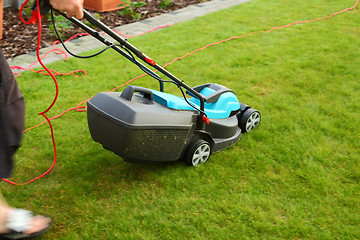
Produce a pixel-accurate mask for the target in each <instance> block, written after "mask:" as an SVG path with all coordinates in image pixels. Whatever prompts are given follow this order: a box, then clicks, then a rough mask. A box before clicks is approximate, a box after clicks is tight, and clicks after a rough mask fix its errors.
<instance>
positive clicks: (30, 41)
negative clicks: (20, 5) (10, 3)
mask: <svg viewBox="0 0 360 240" xmlns="http://www.w3.org/2000/svg"><path fill="white" fill-rule="evenodd" d="M142 1H143V2H146V5H145V6H144V7H141V8H139V9H138V11H139V12H141V13H142V16H141V18H140V19H131V17H127V16H120V15H119V10H116V11H111V12H103V13H98V12H95V11H90V12H92V13H93V14H96V15H97V16H100V19H101V21H102V22H103V23H105V24H106V25H107V26H109V27H110V28H114V27H118V26H121V25H125V24H128V23H132V22H136V21H140V20H143V19H146V18H150V17H154V16H157V15H160V14H163V13H167V12H171V11H174V10H177V9H180V8H184V7H187V6H189V5H194V4H197V3H200V2H204V0H202V1H201V0H173V1H172V4H171V5H170V6H168V7H167V8H166V9H161V8H160V7H159V5H160V2H161V0H142ZM24 18H25V19H28V18H29V17H27V16H24ZM3 19H4V25H3V39H2V40H0V47H1V48H2V50H3V53H4V55H5V57H6V58H7V59H9V58H14V57H16V56H19V55H23V54H27V53H30V52H34V51H35V50H36V46H37V32H38V28H37V25H25V24H23V23H22V22H21V21H20V19H19V11H18V10H17V9H14V8H6V9H4V18H3ZM50 24H51V22H50V21H49V20H48V19H47V17H44V18H43V21H42V36H41V48H44V47H48V46H50V45H51V44H52V43H53V42H54V41H55V40H57V38H56V37H55V36H54V34H53V33H52V30H50V28H49V25H50ZM82 32H84V31H83V30H82V29H80V28H78V27H77V26H75V27H74V28H69V29H66V33H65V35H64V37H63V38H64V39H68V38H70V37H72V36H74V35H75V34H77V33H82Z"/></svg>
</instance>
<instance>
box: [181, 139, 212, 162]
mask: <svg viewBox="0 0 360 240" xmlns="http://www.w3.org/2000/svg"><path fill="white" fill-rule="evenodd" d="M210 155H211V147H210V144H209V143H208V142H207V141H205V140H202V139H199V140H196V141H194V142H193V143H191V144H190V146H189V147H188V150H187V152H186V155H185V161H186V164H187V165H189V166H195V167H197V166H200V165H201V164H203V163H205V162H206V161H207V160H208V159H209V157H210Z"/></svg>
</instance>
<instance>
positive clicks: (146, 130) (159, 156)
mask: <svg viewBox="0 0 360 240" xmlns="http://www.w3.org/2000/svg"><path fill="white" fill-rule="evenodd" d="M206 86H209V85H206ZM214 86H215V87H219V86H220V87H221V89H222V90H223V89H224V87H222V86H221V85H217V84H212V85H211V88H210V89H209V88H208V87H203V86H202V88H201V87H200V88H198V90H199V91H200V92H201V93H202V94H203V93H204V94H207V96H208V97H209V96H210V98H212V100H211V99H210V100H209V98H208V103H206V106H205V107H206V108H205V113H206V114H207V115H208V116H209V120H210V121H209V124H205V123H203V122H202V121H200V122H201V124H200V125H202V126H199V112H198V111H196V110H195V109H193V108H192V107H191V106H190V105H189V104H188V103H187V102H186V101H185V100H184V99H183V98H180V97H177V96H175V95H171V94H167V93H163V92H158V91H155V90H150V89H146V88H142V87H137V86H128V87H127V88H126V89H125V90H124V91H123V92H122V93H118V92H101V93H98V94H97V95H95V96H94V97H93V98H92V99H91V100H90V101H89V102H88V110H87V114H88V125H89V130H90V133H91V136H92V138H93V139H94V140H95V141H97V142H99V143H101V144H102V145H103V147H104V148H105V149H108V150H111V151H112V152H114V153H115V154H117V155H119V156H120V157H122V158H123V159H124V160H125V161H127V162H144V161H152V162H161V161H177V160H179V159H182V158H183V157H184V156H185V155H186V152H187V149H189V147H190V146H191V143H193V142H196V141H197V140H199V139H202V140H204V141H206V142H207V143H208V144H209V146H210V148H211V153H214V152H217V151H219V150H222V149H224V148H227V147H229V146H231V145H233V144H235V143H236V142H237V141H238V140H239V138H240V136H241V133H242V131H241V129H240V126H239V117H240V116H241V113H242V112H243V111H245V110H246V109H247V108H248V106H247V105H245V104H242V103H239V102H238V100H237V98H236V96H235V95H234V93H233V92H232V91H220V92H219V91H218V90H213V89H212V88H214ZM226 89H227V88H226ZM216 92H219V93H220V96H215V98H214V96H213V95H214V93H216ZM215 95H216V94H215ZM207 96H205V95H204V97H207ZM197 101H198V99H197V98H195V97H192V98H191V99H189V102H190V104H192V105H194V106H196V105H197ZM217 104H219V106H215V105H217ZM224 114H225V115H224ZM224 116H225V117H224Z"/></svg>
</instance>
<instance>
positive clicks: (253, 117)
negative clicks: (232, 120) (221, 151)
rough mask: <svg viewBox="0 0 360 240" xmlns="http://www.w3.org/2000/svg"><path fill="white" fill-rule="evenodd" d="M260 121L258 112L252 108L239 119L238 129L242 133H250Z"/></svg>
mask: <svg viewBox="0 0 360 240" xmlns="http://www.w3.org/2000/svg"><path fill="white" fill-rule="evenodd" d="M260 120H261V115H260V112H259V111H257V110H255V109H253V108H249V109H247V110H246V111H245V112H244V113H243V114H242V115H241V116H240V117H239V119H238V121H239V127H240V129H241V131H242V132H250V131H251V130H253V129H254V128H255V127H257V125H259V123H260Z"/></svg>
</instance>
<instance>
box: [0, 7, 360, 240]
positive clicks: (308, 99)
mask: <svg viewBox="0 0 360 240" xmlns="http://www.w3.org/2000/svg"><path fill="white" fill-rule="evenodd" d="M354 3H355V1H350V0H345V1H339V0H337V1H335V0H330V1H329V0H327V1H325V0H313V1H309V0H307V1H303V0H302V1H301V0H292V1H289V0H279V1H265V0H253V1H251V2H248V3H246V4H242V5H239V6H236V7H232V8H230V9H227V10H224V11H220V12H216V13H214V14H210V15H207V16H205V17H200V18H197V19H195V20H192V21H189V22H185V23H181V24H177V25H175V26H173V27H170V28H167V29H163V30H161V31H156V32H152V33H149V34H146V35H143V36H141V37H136V38H134V39H130V40H129V41H130V42H131V43H133V44H134V45H135V46H137V47H138V48H139V49H141V50H143V51H144V52H145V53H147V55H149V56H151V57H153V58H154V59H155V60H156V61H157V62H159V63H161V64H165V63H167V62H170V61H171V60H172V59H174V58H176V57H179V56H183V55H184V54H186V53H188V52H190V51H192V50H195V49H197V48H200V47H203V46H204V45H206V44H209V43H212V42H217V41H220V40H223V39H226V38H228V37H232V36H239V35H242V34H246V33H250V32H257V31H262V30H268V29H270V28H272V27H274V26H282V25H286V24H289V23H291V22H295V21H301V20H308V19H313V18H318V17H324V16H328V15H330V14H331V13H334V12H337V11H340V10H343V9H345V8H347V7H350V6H352V5H354ZM359 13H360V10H359V7H357V8H355V9H354V10H352V11H349V12H346V13H344V14H341V15H337V16H334V17H332V18H331V19H327V20H322V21H318V22H312V23H307V24H303V25H295V26H292V27H290V28H286V29H280V30H275V31H273V32H270V33H259V34H255V35H252V36H249V37H244V38H241V39H236V40H231V41H228V42H226V43H222V44H220V45H216V46H212V47H210V48H207V49H206V50H203V51H201V52H198V53H195V54H194V55H191V56H189V57H186V58H185V59H182V60H179V61H177V62H175V63H174V64H172V65H171V66H169V67H167V69H168V70H169V71H171V72H172V73H173V74H174V75H176V76H178V77H180V78H181V79H183V80H184V81H186V83H188V84H189V85H191V86H196V85H199V84H202V83H208V82H214V83H220V84H223V85H225V86H227V87H229V88H231V89H232V90H234V91H235V93H236V94H237V96H238V98H239V100H240V101H242V102H244V103H247V104H250V105H251V106H252V107H254V108H256V109H258V110H260V112H261V113H262V123H261V125H260V127H259V128H258V129H256V130H255V131H254V132H251V133H249V134H244V135H243V136H242V138H241V139H240V141H239V142H238V143H237V144H236V145H234V146H233V147H231V148H229V149H226V150H224V151H222V152H219V153H216V154H214V155H213V156H212V157H211V159H210V160H209V162H208V163H207V164H206V165H204V166H202V167H200V168H189V167H186V166H185V164H183V163H181V162H179V163H170V164H160V165H159V164H156V165H137V164H128V163H125V162H124V161H122V159H121V158H119V157H117V156H116V155H114V154H113V153H111V152H109V151H106V150H104V149H103V148H102V147H101V146H100V144H98V143H96V142H94V141H92V139H91V137H90V135H89V132H88V129H87V120H86V113H78V112H70V113H67V114H66V115H64V116H63V117H61V118H60V119H57V120H54V121H53V125H54V128H55V138H56V142H57V149H58V162H57V164H56V166H55V168H54V170H53V171H52V172H51V173H50V174H49V175H48V176H47V177H45V178H44V179H42V180H39V181H37V182H35V183H32V184H29V185H26V186H19V187H16V186H12V185H8V184H6V183H4V182H2V183H1V188H2V191H3V193H4V195H5V197H6V198H7V199H8V201H9V202H10V203H11V204H12V205H14V206H16V207H22V208H28V209H32V210H34V211H37V212H43V213H47V214H50V215H52V216H53V217H54V219H55V222H56V223H55V225H54V226H53V228H52V230H51V231H50V232H49V233H48V234H47V235H46V237H45V239H71V240H73V239H360V210H359V206H360V198H359V197H360V196H359V193H360V187H359V179H360V163H359V159H360V150H359V142H360V137H359V136H360V135H359V126H360V107H359V106H360V95H359V91H360V81H359V80H360V70H359V62H360V28H359V26H360V18H359V16H360V15H359ZM50 67H51V68H53V69H56V70H58V71H67V72H69V71H70V70H74V69H84V70H86V71H87V73H88V75H87V76H83V77H81V78H75V77H72V76H67V77H58V81H59V85H60V96H59V100H58V102H57V104H56V105H55V107H54V108H53V109H52V110H51V111H50V113H49V114H48V115H49V116H50V117H52V116H55V115H57V114H59V113H61V112H63V111H64V110H66V109H68V108H71V107H74V106H76V104H78V103H79V102H81V101H83V100H85V99H88V98H89V97H91V96H93V95H94V94H96V93H97V92H100V91H109V90H111V89H112V88H114V87H116V86H119V85H121V84H122V83H124V82H126V81H128V80H129V79H131V78H133V77H136V76H138V75H140V74H141V72H140V70H139V69H138V68H137V67H136V66H134V65H133V64H131V63H129V62H128V61H127V60H125V59H124V58H122V57H121V56H119V55H118V54H116V53H114V52H112V51H108V52H106V53H105V54H104V55H101V56H100V57H96V58H93V59H89V60H86V61H85V60H79V59H70V60H69V61H67V62H56V63H54V64H51V65H50ZM18 81H19V84H20V87H21V90H22V92H23V94H24V96H25V99H26V103H27V119H26V123H27V124H26V125H27V127H30V126H33V125H35V124H38V123H40V122H42V121H43V120H44V119H43V118H42V117H40V116H38V115H37V113H38V112H39V111H42V110H44V109H45V108H46V107H47V106H48V104H49V102H50V101H51V100H52V96H53V93H54V90H53V83H52V82H51V79H50V78H49V77H45V76H40V75H36V74H33V73H24V74H22V76H21V77H20V78H18ZM132 84H135V85H139V86H144V87H149V88H157V86H158V84H157V82H156V81H154V80H152V79H150V78H148V77H144V78H141V79H138V80H136V81H135V82H133V83H132ZM123 89H124V88H120V89H119V91H122V90H123ZM167 89H169V91H170V92H172V93H176V94H177V93H178V91H177V90H176V89H175V88H174V87H168V88H167ZM52 158H53V153H52V146H51V140H50V133H49V129H48V127H47V126H45V125H44V126H41V127H39V128H36V129H33V130H31V131H29V132H27V133H25V135H24V141H23V147H22V148H21V150H20V151H19V153H18V154H17V156H16V159H17V163H18V164H17V168H16V171H15V174H14V177H13V179H12V180H15V181H18V182H24V181H27V180H29V179H31V178H33V177H35V176H37V175H39V174H41V173H43V172H44V171H46V170H47V168H48V167H49V166H50V165H51V162H52Z"/></svg>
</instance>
